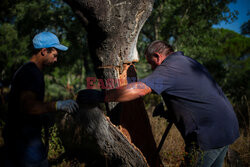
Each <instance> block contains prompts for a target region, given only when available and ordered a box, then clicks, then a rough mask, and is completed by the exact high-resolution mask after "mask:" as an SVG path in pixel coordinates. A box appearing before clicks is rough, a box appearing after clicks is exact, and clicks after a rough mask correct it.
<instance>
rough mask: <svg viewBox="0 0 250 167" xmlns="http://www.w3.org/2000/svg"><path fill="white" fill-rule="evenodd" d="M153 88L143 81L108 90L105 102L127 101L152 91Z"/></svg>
mask: <svg viewBox="0 0 250 167" xmlns="http://www.w3.org/2000/svg"><path fill="white" fill-rule="evenodd" d="M151 91H152V90H151V88H149V87H148V86H146V85H145V84H144V83H142V82H134V83H131V84H128V85H126V86H122V87H119V88H115V89H111V90H108V91H106V95H105V99H104V101H105V102H126V101H131V100H134V99H137V98H139V97H142V96H145V95H146V94H148V93H151Z"/></svg>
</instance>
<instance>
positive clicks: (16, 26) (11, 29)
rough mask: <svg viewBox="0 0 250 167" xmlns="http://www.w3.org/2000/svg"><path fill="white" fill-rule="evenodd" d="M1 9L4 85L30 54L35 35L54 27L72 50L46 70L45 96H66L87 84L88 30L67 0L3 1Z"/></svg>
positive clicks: (1, 60) (2, 74)
mask: <svg viewBox="0 0 250 167" xmlns="http://www.w3.org/2000/svg"><path fill="white" fill-rule="evenodd" d="M0 9H1V13H0V16H1V19H0V34H1V36H0V44H1V46H0V54H1V57H0V64H1V65H0V69H1V73H0V74H1V82H3V83H4V85H5V86H8V85H9V84H10V81H11V78H12V75H13V73H14V72H15V71H16V70H17V68H18V67H20V65H21V64H23V63H24V62H26V61H28V59H29V57H31V55H30V53H29V48H30V47H32V46H31V45H30V44H31V43H32V38H33V37H34V35H35V34H36V33H38V32H41V31H52V32H54V33H55V34H57V35H58V36H59V38H60V41H62V43H64V44H65V45H67V46H69V51H67V52H66V53H60V56H64V58H63V59H60V57H59V61H58V63H57V67H54V68H51V69H49V71H50V73H47V72H46V75H45V81H46V83H49V84H46V85H47V91H46V98H48V99H56V98H58V97H64V98H66V97H68V96H72V95H73V94H74V93H75V92H76V91H77V90H79V89H80V88H84V85H85V82H84V79H85V76H86V75H93V70H92V68H91V66H92V63H91V61H89V59H90V58H89V53H88V48H87V42H86V32H85V30H84V29H83V28H82V26H81V24H80V23H79V22H78V20H77V19H76V18H75V15H74V14H73V12H72V11H71V9H70V7H69V6H68V5H67V4H65V3H64V2H63V1H60V0H59V1H50V0H43V1H35V0H32V1H23V0H19V1H3V3H1V6H0ZM66 54H67V55H66ZM59 69H60V70H59Z"/></svg>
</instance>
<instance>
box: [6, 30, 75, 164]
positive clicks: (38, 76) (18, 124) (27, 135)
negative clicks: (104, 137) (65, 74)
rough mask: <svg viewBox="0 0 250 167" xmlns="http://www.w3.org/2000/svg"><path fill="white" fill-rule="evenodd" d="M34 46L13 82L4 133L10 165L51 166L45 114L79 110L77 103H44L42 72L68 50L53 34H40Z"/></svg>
mask: <svg viewBox="0 0 250 167" xmlns="http://www.w3.org/2000/svg"><path fill="white" fill-rule="evenodd" d="M33 46H34V48H33V53H32V57H31V59H30V61H29V62H28V63H26V64H24V65H23V66H21V67H20V68H19V69H18V70H17V72H16V73H15V75H14V77H13V80H12V83H11V91H10V96H9V108H8V109H9V111H8V121H7V123H6V126H5V127H6V128H5V134H4V138H5V144H6V147H7V150H8V151H7V160H6V163H5V165H6V166H48V161H47V148H46V147H45V145H44V144H43V142H42V138H41V130H42V127H43V126H46V125H45V122H46V120H45V118H46V117H45V113H48V112H56V111H64V112H67V113H70V114H71V113H74V112H76V111H78V105H77V103H76V102H75V101H74V100H64V101H56V102H44V89H45V84H44V75H43V72H42V70H43V69H44V68H45V67H46V66H47V65H51V64H53V63H54V62H56V61H57V56H58V50H62V51H66V50H67V49H68V48H67V47H66V46H63V45H61V44H60V42H59V40H58V38H57V36H56V35H54V34H53V33H51V32H42V33H39V34H37V35H36V36H35V37H34V38H33ZM47 130H48V129H47V128H45V131H46V132H45V134H48V132H47Z"/></svg>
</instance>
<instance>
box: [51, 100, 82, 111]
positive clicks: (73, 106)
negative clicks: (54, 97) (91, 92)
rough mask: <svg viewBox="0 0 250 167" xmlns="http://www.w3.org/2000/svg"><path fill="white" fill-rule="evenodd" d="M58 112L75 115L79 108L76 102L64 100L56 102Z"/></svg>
mask: <svg viewBox="0 0 250 167" xmlns="http://www.w3.org/2000/svg"><path fill="white" fill-rule="evenodd" d="M56 110H60V111H65V112H67V113H69V114H73V113H76V112H78V111H79V106H78V104H77V103H76V102H75V101H74V100H64V101H57V102H56Z"/></svg>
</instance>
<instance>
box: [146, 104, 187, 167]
mask: <svg viewBox="0 0 250 167" xmlns="http://www.w3.org/2000/svg"><path fill="white" fill-rule="evenodd" d="M152 112H153V108H149V109H148V112H147V113H148V116H149V120H150V124H151V127H152V131H153V135H154V137H155V140H156V144H157V146H158V145H159V143H160V141H161V138H162V135H163V133H164V131H165V129H166V125H167V121H166V120H165V119H164V118H160V117H152ZM184 146H185V145H184V140H183V138H182V137H181V134H180V133H179V131H178V130H177V128H176V127H175V126H174V125H173V126H172V128H171V130H170V131H169V134H168V135H167V138H166V140H165V142H164V145H163V146H162V148H161V151H160V156H161V159H162V161H163V164H164V166H165V167H174V166H179V165H180V164H181V162H182V161H183V155H184V153H185V151H184Z"/></svg>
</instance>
